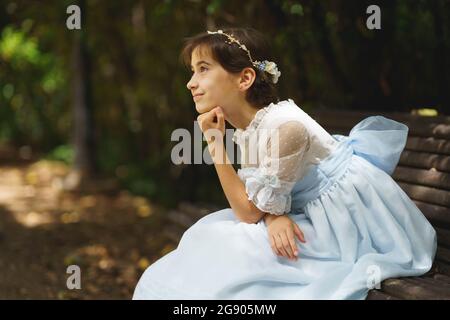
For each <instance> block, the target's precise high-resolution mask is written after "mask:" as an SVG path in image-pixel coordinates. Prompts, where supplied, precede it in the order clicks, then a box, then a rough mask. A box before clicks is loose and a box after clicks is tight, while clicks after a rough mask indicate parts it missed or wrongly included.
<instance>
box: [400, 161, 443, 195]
mask: <svg viewBox="0 0 450 320" xmlns="http://www.w3.org/2000/svg"><path fill="white" fill-rule="evenodd" d="M392 177H393V178H394V179H395V180H396V181H402V182H409V183H411V184H415V185H422V186H428V187H433V188H438V189H444V190H450V174H448V173H445V172H441V171H437V170H431V169H430V170H423V169H416V168H409V167H403V166H398V167H397V168H396V169H395V171H394V173H393V174H392Z"/></svg>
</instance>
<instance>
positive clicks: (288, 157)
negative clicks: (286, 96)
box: [238, 121, 310, 215]
mask: <svg viewBox="0 0 450 320" xmlns="http://www.w3.org/2000/svg"><path fill="white" fill-rule="evenodd" d="M274 132H276V133H275V135H273V134H271V135H270V136H269V138H268V140H267V155H266V156H265V157H264V158H263V159H262V161H261V163H260V164H259V167H248V168H243V169H239V170H238V175H239V177H240V179H241V180H242V181H243V182H244V183H245V189H246V192H247V195H248V200H251V201H253V203H254V204H255V206H256V207H257V208H258V209H260V210H261V211H263V212H268V213H271V214H276V215H281V214H284V213H288V212H289V211H290V210H291V191H292V188H293V187H294V185H295V183H296V182H297V179H298V177H299V176H300V175H301V174H302V172H301V168H302V161H303V157H304V155H305V152H306V151H307V150H308V149H309V145H310V138H309V134H308V132H307V130H306V129H305V127H304V126H303V125H302V124H301V123H300V122H298V121H288V122H285V123H283V124H281V125H280V126H278V128H277V129H276V130H274Z"/></svg>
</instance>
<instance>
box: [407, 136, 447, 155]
mask: <svg viewBox="0 0 450 320" xmlns="http://www.w3.org/2000/svg"><path fill="white" fill-rule="evenodd" d="M406 149H408V150H415V151H424V152H430V153H438V154H446V155H450V141H448V140H445V139H436V138H433V137H427V138H419V137H408V140H407V142H406Z"/></svg>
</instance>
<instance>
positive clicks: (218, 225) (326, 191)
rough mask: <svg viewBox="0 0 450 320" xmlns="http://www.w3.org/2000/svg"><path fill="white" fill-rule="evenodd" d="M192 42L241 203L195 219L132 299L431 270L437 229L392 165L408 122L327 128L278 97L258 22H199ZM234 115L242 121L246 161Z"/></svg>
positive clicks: (258, 294) (289, 289)
mask: <svg viewBox="0 0 450 320" xmlns="http://www.w3.org/2000/svg"><path fill="white" fill-rule="evenodd" d="M182 54H183V57H184V58H185V61H186V62H187V63H188V64H189V65H190V66H191V68H192V71H193V75H192V78H191V79H190V81H189V82H188V83H187V88H188V89H189V90H190V91H191V93H192V96H193V99H194V101H195V107H196V110H197V111H198V112H199V113H200V116H199V117H198V122H199V125H200V128H201V130H202V131H203V133H204V135H205V137H206V139H207V141H208V148H209V150H210V153H211V155H212V159H213V161H214V165H215V168H216V170H217V174H218V176H219V179H220V183H221V185H222V188H223V190H224V193H225V196H226V198H227V200H228V202H229V204H230V207H231V208H227V209H223V210H220V211H217V212H213V213H211V214H209V215H206V216H205V217H203V218H202V219H200V220H199V221H197V222H196V223H195V224H194V225H193V226H192V227H191V228H189V229H188V230H187V231H186V232H185V233H184V234H183V237H182V238H181V240H180V243H179V245H178V247H177V248H176V249H175V250H173V251H171V252H170V253H168V254H167V255H165V256H164V257H162V258H161V259H159V260H158V261H156V262H155V263H154V264H152V265H151V266H149V267H148V268H147V270H146V271H145V273H144V274H143V275H142V277H141V279H140V280H139V282H138V284H137V286H136V289H135V292H134V295H133V299H285V300H288V299H365V298H366V296H367V293H368V291H369V290H370V289H372V288H374V287H379V284H380V282H381V281H383V280H384V279H387V278H392V277H406V276H419V275H422V274H424V273H426V272H427V271H429V270H430V268H431V266H432V262H433V259H434V255H435V252H436V245H437V243H436V232H435V230H434V229H433V228H432V226H431V225H430V223H429V222H428V221H427V219H426V218H425V217H424V215H423V214H422V212H421V211H420V210H419V209H418V208H417V207H416V206H415V204H414V203H413V202H412V201H411V200H410V199H409V198H408V196H407V195H406V194H405V193H404V192H403V191H402V189H400V187H399V186H398V185H397V184H396V183H395V182H394V180H393V179H392V178H391V177H390V174H391V173H392V172H393V170H394V168H395V166H396V165H397V162H398V160H399V156H400V153H401V152H402V150H403V148H404V146H405V143H406V138H407V133H408V128H407V127H406V126H405V125H403V124H401V123H398V122H395V121H393V120H390V119H387V118H384V117H381V116H375V117H369V118H366V119H364V120H363V121H361V122H360V123H359V124H357V125H356V126H355V127H354V128H353V129H352V130H351V132H350V134H349V136H341V135H333V136H332V135H330V134H328V133H327V132H326V131H325V130H324V129H323V128H322V127H321V126H320V125H319V124H318V123H317V122H315V121H314V120H313V119H312V118H311V117H309V116H308V114H306V113H305V112H304V111H302V110H301V108H299V107H298V106H297V105H296V104H295V103H294V101H293V100H292V99H288V100H283V101H279V99H278V97H277V94H276V87H275V84H276V83H277V81H278V78H279V76H280V74H281V73H280V72H279V71H278V68H277V66H276V64H275V63H274V62H272V61H268V60H265V59H267V58H268V52H267V42H266V41H265V39H264V37H263V36H262V35H261V34H260V33H259V32H257V31H256V30H254V29H251V28H246V29H242V28H239V29H238V28H232V29H231V28H230V29H224V30H223V31H222V30H218V31H216V32H210V31H208V32H207V33H202V34H199V35H197V36H195V37H192V38H189V39H188V40H187V42H186V44H185V46H184V49H183V52H182ZM225 121H228V122H229V123H230V124H231V125H232V126H233V127H235V128H236V130H235V133H234V136H233V140H234V141H235V142H236V143H237V144H238V145H239V147H240V150H241V155H242V160H241V169H239V170H238V172H237V173H236V172H235V170H234V168H233V167H232V165H231V164H230V161H229V159H228V158H227V154H226V152H225V149H224V144H223V136H224V133H225ZM267 131H270V132H275V133H276V134H264V133H265V132H267ZM255 148H256V151H257V152H256V155H257V159H256V161H250V160H251V159H250V158H251V154H252V149H255ZM253 151H254V150H253ZM297 240H298V241H297Z"/></svg>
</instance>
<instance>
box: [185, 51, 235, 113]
mask: <svg viewBox="0 0 450 320" xmlns="http://www.w3.org/2000/svg"><path fill="white" fill-rule="evenodd" d="M191 70H192V72H193V74H192V77H191V79H190V80H189V82H188V83H187V85H186V86H187V88H188V89H189V90H190V91H191V94H192V96H193V99H194V102H195V109H196V110H197V112H198V113H205V112H208V111H211V110H212V109H214V108H215V107H217V106H220V107H222V109H223V110H224V112H225V114H226V112H227V110H230V108H233V107H234V106H235V104H236V103H237V102H238V101H239V99H238V98H239V86H238V85H239V75H237V76H235V75H232V74H230V73H229V72H227V71H226V70H225V69H223V68H222V66H221V65H220V64H219V63H218V62H216V61H214V60H213V58H212V57H211V56H210V54H209V52H208V50H199V48H198V47H197V48H195V49H194V51H193V52H192V57H191Z"/></svg>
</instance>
